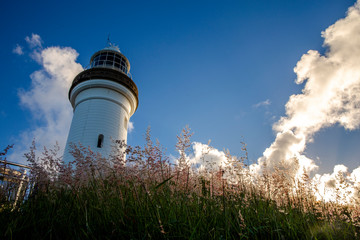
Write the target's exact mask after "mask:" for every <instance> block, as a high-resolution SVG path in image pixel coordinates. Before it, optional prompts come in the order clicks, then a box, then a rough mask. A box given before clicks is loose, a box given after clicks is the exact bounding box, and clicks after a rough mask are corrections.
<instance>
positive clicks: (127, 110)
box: [64, 79, 137, 162]
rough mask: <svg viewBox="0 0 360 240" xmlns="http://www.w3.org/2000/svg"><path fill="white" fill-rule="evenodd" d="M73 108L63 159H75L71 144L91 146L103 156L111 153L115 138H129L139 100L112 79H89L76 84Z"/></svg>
mask: <svg viewBox="0 0 360 240" xmlns="http://www.w3.org/2000/svg"><path fill="white" fill-rule="evenodd" d="M70 102H71V104H72V106H73V108H74V116H73V119H72V123H71V127H70V131H69V136H68V139H67V143H66V147H65V152H64V160H65V162H68V161H72V160H73V158H72V156H71V155H70V154H69V150H70V148H69V144H70V143H75V144H78V143H81V144H82V145H83V146H86V147H87V146H90V148H91V150H93V151H94V152H100V153H101V155H102V156H103V157H108V156H109V154H110V153H111V146H112V144H113V143H112V141H111V139H113V140H125V141H126V139H127V123H128V121H129V119H130V117H131V115H132V114H133V113H134V112H135V110H136V106H137V99H136V97H135V96H134V94H133V93H132V92H131V91H130V90H129V89H127V88H126V87H124V86H123V85H121V84H119V83H116V82H114V81H110V80H104V79H94V80H87V81H85V82H82V83H80V84H78V85H77V86H75V88H74V89H73V90H72V91H71V94H70ZM99 134H103V135H104V141H103V146H102V148H98V147H97V143H98V136H99Z"/></svg>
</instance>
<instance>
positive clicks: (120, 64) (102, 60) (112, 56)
mask: <svg viewBox="0 0 360 240" xmlns="http://www.w3.org/2000/svg"><path fill="white" fill-rule="evenodd" d="M90 67H91V68H99V67H101V68H111V69H115V70H118V71H121V72H123V73H125V74H126V75H128V74H129V72H130V62H129V60H128V59H127V58H126V57H125V56H124V55H123V54H122V53H121V52H120V50H119V48H118V47H117V46H114V45H110V46H108V47H106V48H104V49H102V50H100V51H98V52H96V53H94V55H92V57H91V59H90Z"/></svg>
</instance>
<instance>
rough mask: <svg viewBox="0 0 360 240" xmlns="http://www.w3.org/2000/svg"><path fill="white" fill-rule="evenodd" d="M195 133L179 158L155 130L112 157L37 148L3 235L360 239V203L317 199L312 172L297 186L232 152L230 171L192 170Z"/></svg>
mask: <svg viewBox="0 0 360 240" xmlns="http://www.w3.org/2000/svg"><path fill="white" fill-rule="evenodd" d="M190 137H191V133H190V130H189V129H188V128H185V129H184V130H183V132H182V133H181V134H180V135H179V136H178V144H177V145H176V148H177V150H178V151H179V153H180V154H179V155H180V156H179V158H178V159H177V162H176V163H172V162H170V161H169V158H168V157H167V155H166V154H165V152H164V150H163V149H162V147H161V145H160V144H159V143H158V142H157V143H156V144H154V143H153V142H152V140H151V136H150V129H148V131H147V133H146V138H145V139H146V143H145V146H144V147H139V146H137V147H129V146H125V144H124V143H123V142H118V143H116V144H115V146H114V149H115V151H114V153H113V154H112V156H111V157H110V158H109V159H103V158H101V156H99V155H98V154H96V153H94V152H92V151H91V149H88V148H85V147H83V146H76V145H74V146H73V150H72V154H73V156H74V159H75V160H74V161H73V162H71V163H68V164H65V163H63V162H62V160H61V158H59V157H57V155H58V154H57V150H58V149H57V148H55V149H52V150H48V149H45V151H44V154H43V155H44V156H43V157H42V158H40V159H36V157H35V147H34V146H33V147H32V148H31V149H30V152H29V153H28V154H27V158H28V160H29V162H30V164H31V165H32V167H33V172H32V173H31V177H32V180H33V181H36V183H37V184H36V189H35V190H34V193H33V194H32V195H31V196H30V197H29V199H28V200H26V201H24V202H23V203H21V204H19V205H18V206H17V208H16V209H15V210H12V208H11V207H10V205H8V206H7V205H6V204H3V206H2V208H1V210H0V211H1V212H0V238H1V239H356V238H359V236H360V235H359V234H360V214H359V213H360V210H359V206H345V205H339V204H335V203H324V202H319V201H316V199H315V197H314V196H312V195H311V192H312V191H310V189H309V186H310V185H308V184H306V181H305V180H306V178H307V176H306V175H304V181H303V182H301V183H299V184H298V187H297V188H296V191H293V190H292V189H293V188H292V186H293V185H292V182H291V179H288V178H287V175H286V173H285V172H282V170H281V169H277V170H276V171H274V172H271V173H270V172H269V173H266V172H265V173H264V174H263V176H261V178H259V179H258V180H257V181H256V182H254V181H250V180H249V175H248V173H249V171H248V169H247V167H246V166H245V164H244V163H243V160H244V157H243V158H234V157H233V156H231V155H230V154H228V155H227V156H228V159H229V161H228V166H226V167H223V168H219V169H212V168H211V169H202V170H201V171H199V170H198V169H194V168H193V167H192V166H191V165H190V163H189V162H188V159H187V157H186V156H187V153H188V151H189V148H190ZM124 149H126V151H122V150H124ZM244 151H245V158H246V147H245V146H244ZM125 155H126V161H125ZM226 168H229V169H230V170H231V173H229V172H230V170H229V169H226ZM229 174H230V175H231V176H232V177H233V178H232V179H236V181H229V179H230V178H229V176H230V175H229Z"/></svg>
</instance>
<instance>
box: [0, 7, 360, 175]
mask: <svg viewBox="0 0 360 240" xmlns="http://www.w3.org/2000/svg"><path fill="white" fill-rule="evenodd" d="M354 3H355V1H349V0H336V1H335V0H326V1H325V0H317V1H310V0H302V1H300V0H299V1H298V0H294V1H250V0H249V1H109V2H107V3H101V2H99V1H96V2H95V1H83V2H80V1H79V2H75V1H61V2H52V1H35V2H29V1H22V2H11V1H7V2H5V3H4V4H3V6H2V9H1V10H0V12H1V14H0V18H1V30H2V33H3V34H2V35H3V37H2V38H1V40H0V41H1V45H2V48H1V49H0V53H1V56H2V58H1V60H0V61H1V62H0V64H1V66H2V68H1V69H2V80H1V81H0V84H1V89H2V94H1V96H0V104H1V107H0V121H1V123H2V124H1V128H2V129H1V132H2V138H1V139H0V146H2V147H3V148H5V146H6V145H7V144H11V143H15V144H19V142H21V141H22V139H21V137H20V136H21V133H22V132H24V131H28V130H29V129H34V128H37V127H39V126H41V124H43V123H42V120H41V118H40V119H39V118H38V119H36V118H34V113H33V112H31V110H29V108H27V107H24V105H22V104H20V100H19V89H24V91H28V90H29V89H30V88H31V78H30V75H31V74H32V73H34V72H35V71H38V70H41V69H42V66H41V65H39V64H38V63H37V62H36V61H34V60H33V59H32V58H31V57H29V53H31V51H32V50H31V49H30V48H29V46H28V43H27V42H26V41H25V37H26V36H30V37H31V35H32V34H38V35H39V36H40V37H41V39H42V49H45V48H47V47H52V46H60V47H71V48H73V49H75V50H76V51H77V52H78V53H79V56H78V58H77V60H76V61H77V62H78V63H80V64H81V65H82V66H83V67H86V66H87V65H88V64H89V60H90V57H91V55H92V54H93V53H95V52H96V51H98V50H100V49H102V48H103V47H105V45H106V39H107V36H108V34H110V38H111V41H112V42H114V43H115V44H116V45H118V46H119V47H120V50H121V51H122V53H123V54H124V55H125V56H127V57H128V59H129V61H130V63H131V74H132V76H133V80H134V81H135V83H136V84H137V86H138V88H139V100H140V102H139V107H138V110H137V112H136V113H135V114H134V115H133V117H132V118H131V121H132V122H133V123H134V127H135V128H134V130H133V131H132V132H131V133H130V134H129V136H128V143H129V144H132V145H138V144H143V136H144V133H145V130H146V128H147V126H149V125H150V126H151V128H152V135H153V136H154V137H155V138H158V139H159V141H160V143H162V145H164V147H166V148H167V149H168V152H169V153H170V154H174V155H175V154H176V152H175V151H174V148H175V144H176V135H178V134H179V133H180V131H181V129H182V128H183V127H185V126H186V125H189V126H190V128H191V129H192V130H193V132H194V136H193V141H197V142H202V143H207V142H208V140H209V139H211V145H212V146H213V147H215V148H217V149H219V150H223V149H224V148H225V149H229V150H230V152H231V153H233V154H235V155H237V154H240V153H241V151H240V148H241V145H240V142H241V141H244V142H245V143H247V145H248V152H249V158H250V159H249V161H250V163H252V162H256V161H257V159H258V158H259V157H261V156H262V155H263V152H264V150H265V149H266V148H268V147H269V146H270V145H271V144H272V143H273V142H274V139H275V134H276V132H275V131H274V130H273V129H272V126H273V124H274V123H275V122H277V121H278V120H279V119H280V117H281V116H285V104H286V103H287V102H288V100H289V97H290V96H291V95H293V94H300V93H301V90H302V89H303V87H304V85H305V83H302V84H296V83H295V82H294V81H295V79H296V74H295V73H294V70H293V69H294V67H295V66H296V64H297V63H298V61H299V60H300V59H301V57H302V55H303V54H306V53H307V52H308V51H309V50H311V49H313V50H317V51H319V52H320V54H325V52H326V48H324V47H323V46H322V45H323V40H324V39H323V38H322V37H321V32H322V31H324V30H325V29H327V28H328V27H329V26H330V25H332V24H334V23H335V22H336V21H337V20H338V19H341V18H344V17H345V16H346V11H347V9H348V8H349V7H350V6H352V5H353V4H354ZM17 45H19V46H21V47H22V49H23V54H22V55H19V54H15V53H14V52H13V49H14V48H16V46H17ZM69 105H70V103H69ZM65 135H66V134H65ZM312 136H313V141H312V142H309V143H308V144H307V145H306V149H305V150H304V151H303V153H304V154H305V155H306V156H307V157H309V158H311V159H313V160H315V161H316V164H317V165H319V166H320V170H319V172H331V171H332V168H333V167H334V165H336V164H344V165H346V166H348V167H349V168H350V169H354V168H356V167H358V166H360V157H359V156H360V149H359V148H358V145H359V142H360V131H359V130H358V128H357V127H356V128H354V129H353V130H351V131H350V130H344V128H343V127H342V126H340V125H339V124H338V123H335V126H332V127H324V128H321V129H320V130H319V131H316V132H315V133H314V134H313V135H312ZM34 137H36V136H34ZM317 157H318V158H317Z"/></svg>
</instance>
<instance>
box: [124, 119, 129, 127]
mask: <svg viewBox="0 0 360 240" xmlns="http://www.w3.org/2000/svg"><path fill="white" fill-rule="evenodd" d="M127 125H128V119H127V118H126V117H125V118H124V127H125V129H127Z"/></svg>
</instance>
